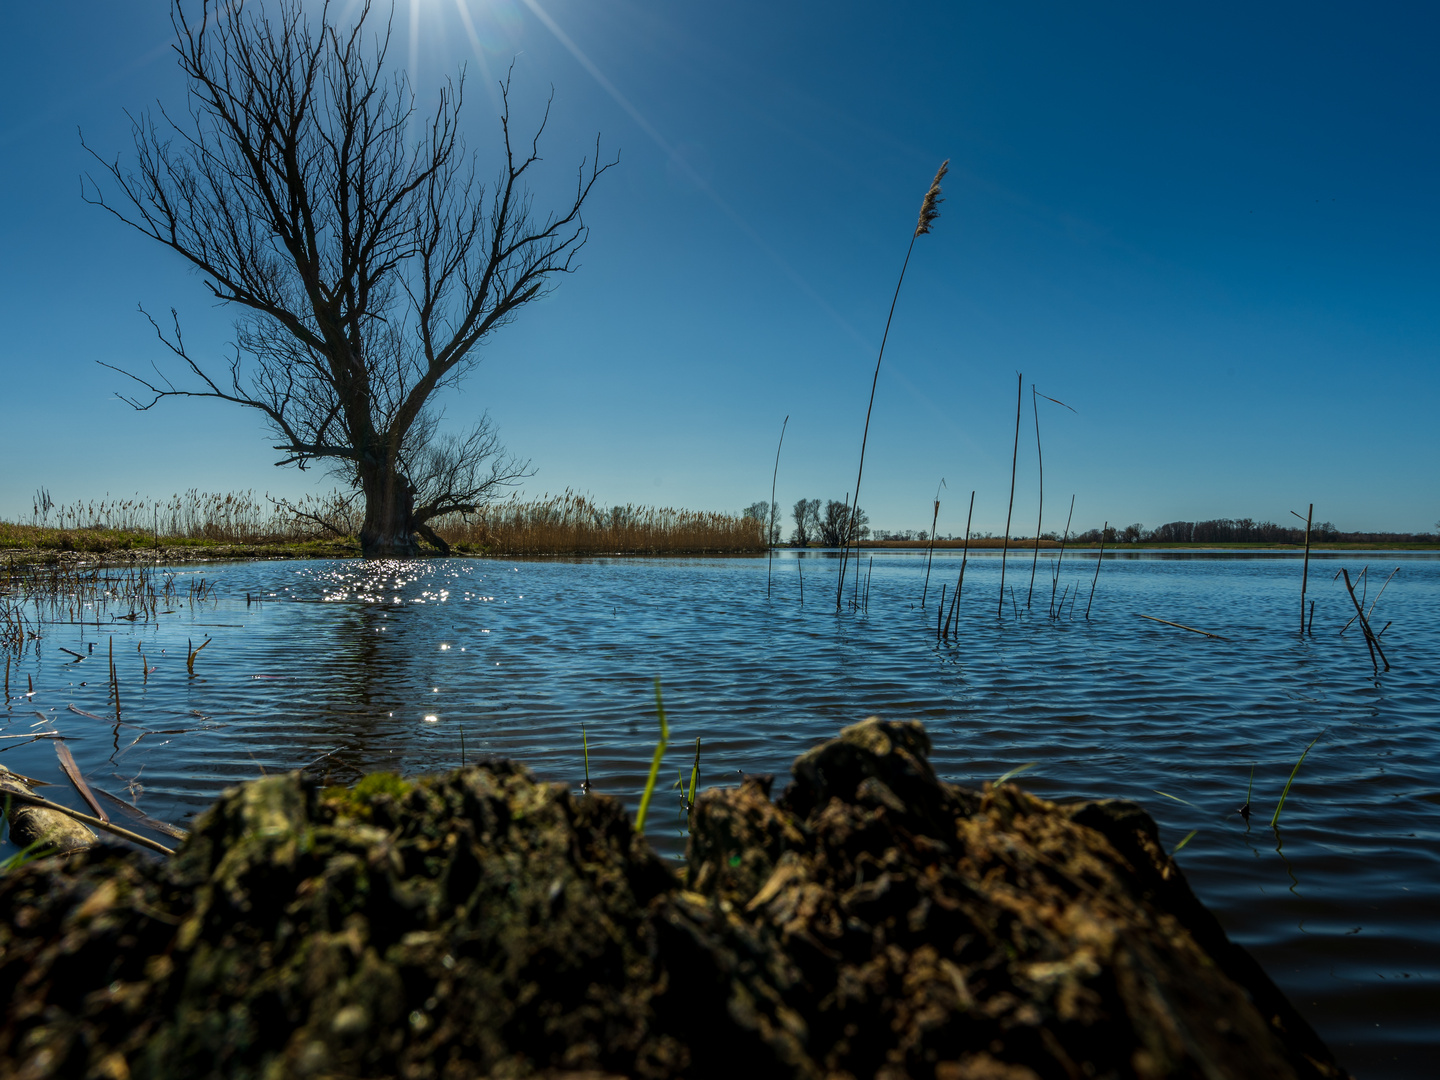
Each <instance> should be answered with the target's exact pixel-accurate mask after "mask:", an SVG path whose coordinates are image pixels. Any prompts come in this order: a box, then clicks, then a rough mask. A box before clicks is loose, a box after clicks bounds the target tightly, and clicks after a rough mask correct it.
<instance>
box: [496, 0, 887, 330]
mask: <svg viewBox="0 0 1440 1080" xmlns="http://www.w3.org/2000/svg"><path fill="white" fill-rule="evenodd" d="M523 2H524V4H525V6H526V7H527V8H529V9H530V11H531V12H532V13H533V14H534V16H535V17H536V18H537V19H539V20H540V22H541V23H542V24H543V25H544V27H545V29H547V30H549V31H550V33H552V34H554V35H555V39H556V40H557V41H559V42H560V44H561V45H563V46H564V47H565V49H566V50H567V51H568V52H569V53H570V55H571V56H573V57H574V58H575V59H576V60H577V61H578V62H579V63H580V66H581V67H583V68H584V69H585V70H586V71H587V72H588V73H589V74H590V77H591V78H593V79H594V80H595V81H596V82H597V83H599V84H600V88H601V89H602V90H604V91H605V92H606V93H607V94H609V95H610V97H611V98H612V99H614V101H615V103H616V104H617V105H619V106H620V107H621V108H622V109H624V110H625V112H626V113H628V114H629V116H630V119H632V120H634V121H635V123H636V124H637V125H639V127H640V130H641V131H643V132H644V133H645V134H646V135H648V136H649V137H650V139H651V140H652V141H653V142H654V143H655V145H656V146H658V147H660V149H661V150H663V151H664V152H665V154H666V156H667V157H668V158H669V159H670V161H671V162H673V163H674V165H675V167H676V168H678V169H679V170H680V171H681V172H683V173H684V174H685V176H686V177H688V178H689V180H690V181H691V182H692V183H693V184H694V185H695V186H696V187H698V188H699V189H700V190H701V191H703V192H704V193H705V194H706V195H707V196H709V198H710V201H711V202H713V203H714V204H715V205H716V206H718V207H719V208H720V210H721V211H722V212H723V213H724V214H725V216H726V217H728V218H729V219H730V220H731V221H732V222H734V223H735V225H736V226H738V227H739V229H740V231H741V232H743V233H744V234H745V235H746V236H747V237H748V238H749V239H750V240H751V242H752V243H754V244H755V246H756V247H758V248H759V249H760V250H761V251H762V252H764V253H765V255H766V256H767V257H768V258H769V259H770V261H771V262H773V263H774V264H775V266H776V267H777V268H779V270H780V271H781V273H783V274H784V275H785V276H786V277H787V278H789V279H790V281H791V283H792V284H794V285H795V287H796V288H798V289H799V290H800V291H801V292H803V293H804V294H805V295H806V296H808V297H809V298H810V299H811V300H813V301H814V302H815V303H816V304H817V305H818V306H819V307H820V309H821V310H822V311H824V312H825V314H826V315H828V316H829V317H830V319H831V320H832V321H834V323H835V324H836V325H837V326H838V327H840V329H842V330H843V331H844V332H845V333H846V334H847V335H848V336H849V337H850V338H852V339H853V340H854V341H855V342H856V343H857V344H858V345H860V346H861V348H862V349H867V350H873V348H874V345H873V344H872V343H871V342H869V341H867V340H866V338H865V337H864V336H863V335H862V334H861V333H860V331H858V330H856V329H855V327H853V326H852V325H850V323H849V322H848V321H847V320H846V319H845V317H844V316H843V315H841V314H840V312H838V311H836V310H835V308H834V307H832V306H831V304H830V303H829V301H827V300H826V299H825V298H824V297H823V296H821V295H820V294H819V292H817V291H816V290H815V289H814V287H813V286H811V284H810V283H809V282H808V281H807V280H805V278H804V277H802V276H801V274H800V272H799V271H798V270H796V269H795V268H794V267H793V266H791V265H790V263H789V262H788V261H786V259H785V258H784V256H782V255H781V254H780V253H779V252H778V251H776V250H775V249H774V248H773V247H771V246H770V244H769V243H768V242H767V241H766V240H765V238H764V237H763V236H761V235H760V233H759V232H758V231H757V230H756V229H755V228H754V227H753V226H751V224H750V223H749V222H748V221H746V220H745V218H743V217H742V216H741V215H740V212H739V211H738V210H736V209H735V208H734V207H733V206H731V205H730V204H729V203H728V202H726V201H725V199H724V198H723V197H721V195H720V193H719V192H717V191H716V190H715V189H714V188H713V187H711V186H710V184H709V183H707V182H706V181H705V179H704V178H703V177H701V176H700V174H699V173H697V172H696V171H695V169H694V167H693V166H691V165H690V163H689V162H688V161H686V160H685V159H684V157H682V156H681V155H680V154H678V153H676V151H675V148H674V147H673V146H671V145H670V142H669V140H667V139H666V138H665V136H664V135H662V134H660V132H659V130H658V129H656V127H655V125H654V124H652V123H650V121H649V120H647V119H646V118H645V116H644V115H643V114H642V113H641V112H640V110H639V109H637V108H636V107H635V106H634V105H633V104H632V103H631V102H630V99H629V98H627V97H626V96H625V95H624V94H622V93H621V92H620V89H619V88H618V87H617V86H616V85H615V84H614V83H612V82H611V81H610V80H609V79H608V78H606V76H605V73H604V72H603V71H601V70H600V68H599V67H597V66H596V65H595V63H594V62H593V61H592V60H591V59H590V58H589V57H588V56H586V55H585V53H584V52H583V51H582V50H581V48H580V46H578V45H576V44H575V42H574V41H572V40H571V38H570V36H569V35H568V34H566V33H565V31H564V30H562V29H560V27H559V25H558V24H557V23H556V22H555V20H554V19H552V18H551V17H550V16H549V14H548V13H547V12H546V11H545V9H544V8H542V7H541V6H540V3H539V0H523Z"/></svg>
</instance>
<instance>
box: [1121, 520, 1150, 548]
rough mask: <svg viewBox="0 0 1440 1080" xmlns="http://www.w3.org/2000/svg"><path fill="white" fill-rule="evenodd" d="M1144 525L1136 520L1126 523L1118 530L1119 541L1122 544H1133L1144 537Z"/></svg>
mask: <svg viewBox="0 0 1440 1080" xmlns="http://www.w3.org/2000/svg"><path fill="white" fill-rule="evenodd" d="M1145 535H1146V534H1145V526H1144V525H1141V524H1140V523H1139V522H1138V521H1137V522H1135V524H1133V525H1126V526H1125V528H1123V529H1122V530H1120V537H1119V539H1120V542H1121V543H1124V544H1135V543H1139V542H1140V541H1141V540H1143V539H1145Z"/></svg>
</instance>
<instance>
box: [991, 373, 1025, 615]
mask: <svg viewBox="0 0 1440 1080" xmlns="http://www.w3.org/2000/svg"><path fill="white" fill-rule="evenodd" d="M1024 401H1025V376H1024V375H1022V374H1020V372H1018V371H1017V372H1016V373H1015V450H1014V452H1013V453H1012V454H1011V456H1010V508H1009V509H1008V510H1006V511H1005V538H1004V541H1003V543H1002V544H1001V546H1000V604H999V607H998V608H997V609H996V617H997V618H1001V619H1003V618H1004V617H1005V560H1006V558H1007V557H1008V556H1009V554H1010V515H1011V514H1013V513H1014V511H1015V469H1016V466H1017V465H1018V464H1019V462H1020V406H1021V405H1022V404H1024ZM1016 614H1017V615H1018V614H1019V611H1018V609H1017V611H1016Z"/></svg>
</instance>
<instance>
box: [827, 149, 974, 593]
mask: <svg viewBox="0 0 1440 1080" xmlns="http://www.w3.org/2000/svg"><path fill="white" fill-rule="evenodd" d="M949 170H950V159H949V158H946V159H945V160H944V161H942V162H941V163H940V168H938V169H936V170H935V179H934V180H932V181H930V190H928V191H927V192H925V198H924V199H922V200H921V202H920V217H919V219H918V220H917V221H916V223H915V231H914V232H913V233H911V234H910V246H909V247H907V248H906V249H905V261H904V262H903V263H901V264H900V278H899V280H898V281H896V282H895V295H894V296H892V297H891V298H890V314H889V315H887V316H886V317H885V333H884V334H882V335H881V336H880V354H879V355H878V356H877V357H876V358H875V375H874V377H873V378H872V379H871V380H870V404H869V405H868V406H866V408H865V430H864V432H863V433H862V434H861V436H860V467H859V469H857V470H856V473H855V509H856V511H857V513H856V514H855V517H856V518H858V517H859V513H858V511H859V509H860V478H861V477H862V476H864V475H865V443H866V442H867V441H868V440H869V438H870V414H871V412H873V411H874V409H875V387H876V386H877V385H878V384H879V382H880V362H881V361H882V360H884V359H885V342H887V341H888V340H890V323H891V321H892V320H893V319H894V318H895V304H896V302H897V301H899V299H900V286H901V285H903V284H904V283H905V271H906V270H907V269H909V267H910V255H911V253H913V252H914V250H915V241H916V239H917V238H918V237H921V236H924V235H925V234H926V233H928V232H929V231H930V226H931V225H933V224H934V223H935V219H936V218H938V217H939V216H940V204H941V203H942V202H944V201H945V200H944V199H943V198H941V196H940V182H941V181H942V180H944V179H945V174H946V173H947V172H949ZM854 532H855V528H854V522H853V519H849V520H847V527H846V529H845V535H844V536H843V537H842V538H841V544H840V584H839V587H838V588H837V589H836V590H835V610H836V612H837V613H838V612H839V611H840V608H841V605H842V603H843V602H844V597H845V560H846V556H847V555H848V554H849V550H850V547H851V543H852V540H854V539H855V537H854V536H852V534H853V533H854Z"/></svg>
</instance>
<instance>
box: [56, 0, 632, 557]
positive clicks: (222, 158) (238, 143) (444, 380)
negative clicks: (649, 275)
mask: <svg viewBox="0 0 1440 1080" xmlns="http://www.w3.org/2000/svg"><path fill="white" fill-rule="evenodd" d="M338 6H339V5H336V7H338ZM317 7H318V12H317V14H316V15H315V16H313V17H307V15H306V13H305V11H304V9H303V7H302V4H301V3H300V0H276V2H274V3H272V4H270V5H269V6H268V7H267V6H262V5H261V4H259V3H239V2H236V3H222V2H219V0H183V2H182V0H175V2H174V3H173V5H172V7H171V24H172V25H173V27H174V30H175V35H176V40H175V42H174V45H173V47H174V49H175V52H176V55H177V57H178V60H179V65H180V69H181V70H182V71H183V72H184V74H185V77H186V79H187V80H188V83H189V103H188V108H187V109H185V110H180V111H165V110H163V109H162V110H161V111H160V112H159V113H158V116H151V115H141V116H139V117H137V118H136V119H135V121H134V126H133V137H134V147H135V159H134V164H133V166H131V167H126V166H123V165H122V163H121V162H120V161H119V160H118V159H113V160H112V159H109V158H100V156H99V155H98V154H97V155H96V157H97V160H100V163H101V165H102V166H103V167H104V171H105V173H106V174H107V176H106V184H105V187H103V188H102V187H100V186H97V185H95V184H93V183H88V184H87V185H86V189H85V193H84V194H85V197H86V198H87V199H88V200H89V201H91V202H94V203H97V204H98V205H100V206H102V207H104V208H105V209H106V210H109V211H110V212H111V213H113V214H114V215H115V216H116V217H118V218H119V219H120V220H122V221H124V222H125V223H126V224H128V225H130V226H132V227H134V228H135V229H137V230H138V231H139V232H141V233H143V234H145V235H146V236H149V237H151V238H152V239H154V240H156V241H158V242H159V243H161V244H163V245H164V246H166V247H168V248H170V249H172V250H173V251H175V252H176V253H178V254H179V255H180V256H182V257H183V258H184V259H185V260H187V261H188V262H189V263H190V265H191V266H192V267H193V268H194V269H195V270H196V271H197V272H198V273H199V274H200V276H201V279H202V280H203V281H204V282H205V285H206V287H207V288H208V289H209V290H210V292H211V294H212V296H213V297H214V298H215V299H216V300H217V301H219V302H220V303H221V304H225V305H233V306H234V307H235V308H237V309H238V310H239V311H240V313H241V314H240V316H239V320H238V322H237V325H236V335H235V339H234V344H233V351H232V355H231V356H230V358H229V360H228V363H222V364H219V365H216V364H214V363H212V362H210V361H206V360H203V359H202V358H199V357H197V356H196V355H195V354H194V353H193V352H192V351H190V348H189V346H187V345H186V343H185V342H184V340H183V338H182V336H181V334H180V327H179V319H178V316H175V313H174V311H173V310H172V312H171V315H172V318H173V328H172V329H169V330H163V331H162V330H161V328H160V326H159V325H158V324H156V323H155V321H154V320H153V319H152V320H151V322H152V325H154V326H155V330H156V333H157V334H158V335H159V336H160V338H161V340H162V341H163V343H164V344H165V346H166V347H167V348H169V350H170V351H171V352H172V353H173V354H174V356H175V357H176V359H177V360H178V361H179V364H178V367H179V368H180V370H181V371H182V372H183V373H184V375H185V376H186V378H187V380H188V381H185V382H183V383H181V384H179V385H177V384H176V383H174V382H172V381H171V380H170V378H168V377H167V376H165V375H164V374H159V375H143V376H142V375H138V374H135V373H133V372H129V371H126V372H122V373H123V374H125V375H128V376H129V377H130V378H132V379H134V380H135V381H136V382H137V383H139V384H140V386H142V387H143V388H144V390H145V391H146V393H145V394H143V395H141V396H140V398H138V399H126V400H128V401H129V402H130V404H131V405H133V406H134V407H135V408H137V409H142V410H143V409H149V408H151V407H153V406H154V405H155V404H156V403H157V402H158V401H160V400H161V399H162V398H169V397H204V398H215V399H218V400H221V401H228V402H232V403H234V404H236V405H240V406H242V407H244V408H248V409H254V410H256V411H257V412H259V413H260V414H261V415H262V416H263V417H264V418H265V421H266V423H267V425H268V426H269V427H270V429H271V431H272V432H273V433H274V435H275V437H276V447H275V448H276V449H277V450H279V451H281V453H282V455H283V459H282V460H281V461H279V462H277V464H279V465H292V464H293V465H297V466H299V467H300V468H304V467H306V465H308V464H309V463H311V462H315V461H320V462H325V463H327V464H329V465H331V466H332V467H334V468H335V469H336V470H337V472H339V473H340V475H342V476H343V477H344V478H345V479H346V481H347V482H349V483H351V484H352V485H353V487H354V489H355V490H356V491H357V492H359V493H360V494H363V497H364V505H365V513H364V522H363V525H362V527H361V530H360V543H361V547H362V549H363V550H364V552H365V554H366V555H412V554H416V553H418V550H419V548H418V546H417V544H416V542H415V539H414V534H415V532H416V531H417V530H418V531H420V532H421V533H422V534H423V535H426V536H427V538H429V539H431V540H432V542H439V541H438V538H437V537H435V536H434V533H433V532H432V531H430V530H429V529H428V526H426V522H427V521H429V520H430V519H432V518H435V517H437V516H439V515H442V514H447V513H455V512H461V513H464V512H468V511H471V510H474V509H476V508H478V506H479V505H480V504H481V503H483V502H484V501H485V500H486V499H488V498H489V497H491V496H492V495H493V494H494V493H495V489H496V488H497V487H500V486H503V485H505V484H507V483H513V482H514V481H516V480H517V479H519V478H520V477H522V476H525V475H528V470H527V466H526V463H524V462H519V461H517V460H515V459H514V458H510V457H508V456H507V455H505V454H504V453H503V451H502V450H501V448H500V446H499V444H498V442H497V440H496V439H495V437H494V433H493V430H492V429H491V427H490V425H489V421H488V419H482V420H481V422H480V424H479V425H477V426H476V427H475V428H474V429H473V430H472V431H471V432H470V433H469V434H468V435H459V436H455V437H453V438H449V439H437V438H436V437H435V436H436V433H437V424H438V412H437V410H436V408H435V403H434V399H435V395H436V393H437V391H440V390H442V389H443V388H446V387H451V386H454V385H455V384H456V383H457V382H458V381H459V380H460V379H461V378H462V377H463V376H464V374H465V373H466V371H467V370H468V369H470V368H471V367H473V366H474V365H475V364H476V363H477V362H478V360H479V350H480V349H481V347H482V346H483V345H484V344H485V343H486V342H487V341H489V340H490V337H491V335H492V334H493V333H494V332H495V331H496V330H498V329H499V328H500V327H502V326H504V325H505V324H507V323H509V322H510V321H512V320H513V319H514V318H515V317H516V316H517V315H518V314H519V311H520V309H521V308H522V307H524V306H525V305H526V304H528V303H529V302H530V301H532V300H535V299H537V298H539V297H541V296H544V295H545V294H546V293H547V292H549V291H550V290H551V289H552V288H553V287H554V285H555V283H556V282H557V281H558V280H559V276H560V275H564V274H567V273H570V272H571V271H573V270H574V269H575V267H576V263H575V259H576V255H577V253H578V252H579V250H580V248H581V246H582V245H583V244H584V242H585V238H586V229H585V225H584V223H583V221H582V220H581V213H580V212H581V207H582V206H583V204H584V203H585V201H586V199H587V198H588V197H589V195H590V191H591V189H592V187H593V185H594V184H595V182H596V180H598V179H599V177H600V175H601V174H602V173H604V172H605V170H606V169H607V168H609V165H602V164H600V163H599V162H598V161H593V162H589V163H587V162H585V161H582V162H581V164H580V167H579V170H578V174H577V176H576V181H575V188H574V190H573V194H572V195H570V196H567V197H566V198H564V199H563V200H562V201H561V203H560V207H559V209H558V210H556V211H554V212H551V213H539V212H537V211H536V210H535V209H534V207H533V203H532V197H531V195H530V193H529V190H528V187H527V183H528V181H529V178H530V175H531V174H532V172H533V170H534V167H535V166H536V165H537V163H538V162H539V161H540V155H539V150H538V145H539V137H540V134H541V132H543V131H544V128H545V121H544V120H542V121H541V122H540V124H539V125H538V130H537V131H536V133H535V135H534V137H533V138H532V139H531V140H530V145H529V146H528V147H527V146H525V145H524V140H523V139H522V140H520V142H519V144H518V145H516V143H515V142H514V141H513V136H512V132H511V129H510V113H509V96H508V91H509V84H508V81H507V82H506V83H505V84H502V86H501V94H500V102H501V114H500V133H501V136H502V144H501V147H500V151H501V152H500V154H499V155H498V162H497V163H496V167H495V171H494V177H495V179H494V182H493V184H487V183H485V182H484V180H483V179H482V173H483V172H485V171H486V170H488V169H489V168H490V167H489V166H482V165H481V164H480V163H479V161H478V160H476V159H475V157H474V156H473V155H472V154H471V153H469V152H468V151H467V149H466V146H465V142H464V140H463V138H462V137H461V134H460V128H459V122H458V114H459V110H460V105H461V99H462V92H463V79H461V80H457V81H456V82H455V83H453V84H447V85H446V87H445V88H443V89H442V90H441V91H440V93H439V97H438V102H437V104H436V107H435V110H434V111H433V112H432V113H430V114H429V115H425V116H422V115H419V114H417V111H416V107H415V99H414V93H413V90H412V88H411V86H410V84H409V82H408V81H407V79H406V78H405V76H404V74H403V73H402V74H391V73H389V72H388V71H387V63H386V59H387V58H386V52H387V48H388V45H389V42H390V35H389V32H388V27H385V26H381V27H374V26H373V24H372V25H370V26H367V18H368V17H369V15H370V13H371V9H370V4H369V3H368V2H365V3H362V4H361V5H360V9H359V13H358V15H357V16H356V18H355V19H354V21H353V23H352V24H350V25H348V26H342V25H340V23H339V22H338V20H337V19H336V17H335V16H334V14H333V13H332V12H331V10H330V9H328V8H326V7H320V6H317ZM353 7H354V5H349V6H348V8H353ZM348 8H347V10H348ZM547 117H548V110H547ZM612 164H613V162H612ZM106 189H109V190H110V191H112V192H114V194H113V195H111V194H107V190H106ZM216 367H219V368H220V369H221V370H219V371H216ZM226 368H228V370H226ZM117 370H118V369H117ZM442 549H443V545H442Z"/></svg>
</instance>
